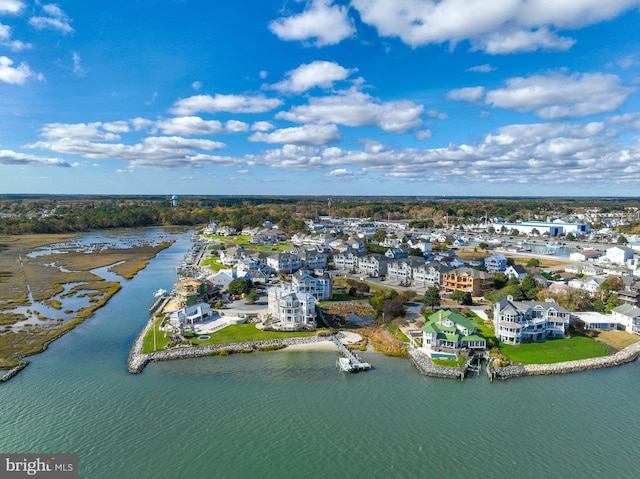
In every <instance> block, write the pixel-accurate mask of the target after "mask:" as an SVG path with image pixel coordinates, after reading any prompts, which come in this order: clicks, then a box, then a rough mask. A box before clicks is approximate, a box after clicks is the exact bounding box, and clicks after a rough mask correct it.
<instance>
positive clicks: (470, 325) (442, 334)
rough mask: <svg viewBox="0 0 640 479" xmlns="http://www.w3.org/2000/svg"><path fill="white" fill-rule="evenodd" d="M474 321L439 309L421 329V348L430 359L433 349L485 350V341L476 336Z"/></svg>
mask: <svg viewBox="0 0 640 479" xmlns="http://www.w3.org/2000/svg"><path fill="white" fill-rule="evenodd" d="M476 330H477V325H476V323H475V322H474V321H472V320H470V319H468V318H466V317H465V316H463V315H461V314H460V313H455V312H453V311H450V310H444V309H441V310H439V311H437V312H435V313H433V314H431V315H430V316H428V317H427V322H426V324H425V325H424V326H423V327H422V347H423V348H424V349H425V350H426V351H427V353H428V354H429V356H430V357H434V356H433V353H434V351H433V350H434V349H439V348H447V349H461V348H463V349H464V348H467V349H479V350H485V349H486V347H487V343H486V340H485V339H484V338H483V337H482V336H479V335H477V334H476Z"/></svg>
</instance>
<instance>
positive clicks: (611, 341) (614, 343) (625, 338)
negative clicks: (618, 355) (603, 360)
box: [596, 331, 640, 351]
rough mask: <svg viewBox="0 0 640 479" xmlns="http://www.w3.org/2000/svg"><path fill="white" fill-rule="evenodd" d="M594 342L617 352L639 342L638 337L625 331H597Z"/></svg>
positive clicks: (639, 338) (639, 337)
mask: <svg viewBox="0 0 640 479" xmlns="http://www.w3.org/2000/svg"><path fill="white" fill-rule="evenodd" d="M596 340H597V341H599V342H601V343H604V344H606V345H607V346H611V347H612V348H615V349H617V350H618V351H619V350H621V349H624V348H626V347H627V346H631V345H632V344H634V343H637V342H638V341H640V336H638V335H637V334H631V333H627V332H626V331H599V332H598V334H597V335H596Z"/></svg>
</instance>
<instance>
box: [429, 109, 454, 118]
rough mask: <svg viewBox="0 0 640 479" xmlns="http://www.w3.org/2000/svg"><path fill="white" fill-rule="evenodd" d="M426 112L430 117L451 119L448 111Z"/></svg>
mask: <svg viewBox="0 0 640 479" xmlns="http://www.w3.org/2000/svg"><path fill="white" fill-rule="evenodd" d="M425 114H426V115H427V116H428V117H429V118H436V119H438V120H447V119H449V115H448V114H447V113H446V112H443V111H438V110H428V111H427V112H426V113H425Z"/></svg>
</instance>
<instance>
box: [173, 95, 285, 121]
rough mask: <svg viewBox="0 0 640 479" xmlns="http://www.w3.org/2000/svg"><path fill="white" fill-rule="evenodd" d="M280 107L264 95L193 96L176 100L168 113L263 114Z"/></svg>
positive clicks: (276, 102) (276, 100)
mask: <svg viewBox="0 0 640 479" xmlns="http://www.w3.org/2000/svg"><path fill="white" fill-rule="evenodd" d="M280 105H282V100H279V99H277V98H267V97H265V96H264V95H257V96H247V95H220V94H216V95H215V96H211V95H195V96H191V97H189V98H184V99H182V100H178V101H177V102H175V103H174V104H173V107H172V108H171V110H170V112H171V113H173V114H174V115H179V116H188V115H193V114H194V113H198V112H207V113H214V112H218V111H227V112H231V113H264V112H266V111H270V110H273V109H274V108H277V107H279V106H280Z"/></svg>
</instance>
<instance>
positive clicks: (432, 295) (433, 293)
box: [422, 286, 442, 309]
mask: <svg viewBox="0 0 640 479" xmlns="http://www.w3.org/2000/svg"><path fill="white" fill-rule="evenodd" d="M422 304H424V305H425V306H426V307H428V308H431V309H434V308H437V307H439V306H440V305H441V304H442V298H441V297H440V289H439V288H437V287H436V286H432V287H431V288H427V290H426V291H425V292H424V296H423V297H422Z"/></svg>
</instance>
